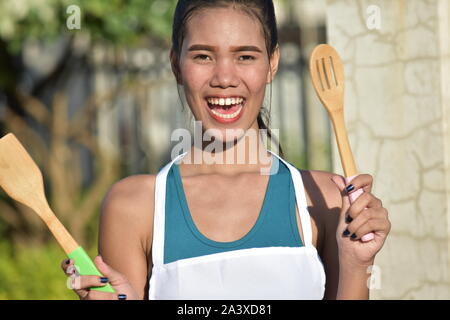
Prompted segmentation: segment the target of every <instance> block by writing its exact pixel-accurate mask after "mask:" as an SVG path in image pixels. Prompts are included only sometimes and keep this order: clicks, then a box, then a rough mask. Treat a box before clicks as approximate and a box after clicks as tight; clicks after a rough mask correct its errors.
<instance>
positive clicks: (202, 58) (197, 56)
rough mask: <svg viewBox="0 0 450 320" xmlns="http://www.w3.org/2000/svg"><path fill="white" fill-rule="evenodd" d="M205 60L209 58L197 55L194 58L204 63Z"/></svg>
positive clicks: (204, 55)
mask: <svg viewBox="0 0 450 320" xmlns="http://www.w3.org/2000/svg"><path fill="white" fill-rule="evenodd" d="M207 58H209V56H207V55H206V54H199V55H196V56H195V57H194V59H195V60H202V61H206V59H207Z"/></svg>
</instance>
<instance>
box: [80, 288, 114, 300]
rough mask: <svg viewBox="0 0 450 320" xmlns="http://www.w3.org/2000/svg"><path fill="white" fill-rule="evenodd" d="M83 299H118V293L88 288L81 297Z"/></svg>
mask: <svg viewBox="0 0 450 320" xmlns="http://www.w3.org/2000/svg"><path fill="white" fill-rule="evenodd" d="M82 299H83V300H118V294H116V293H111V292H102V291H96V290H90V291H88V292H87V294H86V295H85V296H84V297H83V298H82Z"/></svg>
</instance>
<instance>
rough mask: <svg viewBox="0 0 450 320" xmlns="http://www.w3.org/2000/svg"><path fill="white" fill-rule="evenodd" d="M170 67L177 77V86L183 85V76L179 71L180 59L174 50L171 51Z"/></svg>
mask: <svg viewBox="0 0 450 320" xmlns="http://www.w3.org/2000/svg"><path fill="white" fill-rule="evenodd" d="M169 58H170V66H171V68H172V72H173V74H174V76H175V79H176V80H177V84H179V85H182V84H183V83H182V81H181V74H180V69H179V65H178V57H177V55H176V53H175V51H173V48H171V49H170V56H169Z"/></svg>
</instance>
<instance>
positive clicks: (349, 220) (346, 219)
mask: <svg viewBox="0 0 450 320" xmlns="http://www.w3.org/2000/svg"><path fill="white" fill-rule="evenodd" d="M352 221H353V218H352V217H350V216H347V218H345V222H347V223H350V222H352Z"/></svg>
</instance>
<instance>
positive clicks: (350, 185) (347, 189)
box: [345, 184, 355, 193]
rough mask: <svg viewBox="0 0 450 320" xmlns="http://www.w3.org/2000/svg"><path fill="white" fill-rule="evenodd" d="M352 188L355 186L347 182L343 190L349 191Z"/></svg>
mask: <svg viewBox="0 0 450 320" xmlns="http://www.w3.org/2000/svg"><path fill="white" fill-rule="evenodd" d="M353 189H355V186H354V185H352V184H349V185H348V186H347V187H345V192H347V193H349V192H350V191H352V190H353Z"/></svg>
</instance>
